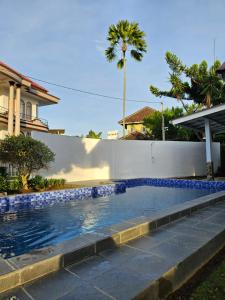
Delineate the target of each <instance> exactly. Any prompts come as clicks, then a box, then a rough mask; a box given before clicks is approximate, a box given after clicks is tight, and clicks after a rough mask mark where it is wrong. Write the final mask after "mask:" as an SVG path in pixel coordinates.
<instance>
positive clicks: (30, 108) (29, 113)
mask: <svg viewBox="0 0 225 300" xmlns="http://www.w3.org/2000/svg"><path fill="white" fill-rule="evenodd" d="M26 117H27V118H26V119H27V120H31V119H32V104H31V103H30V102H27V109H26Z"/></svg>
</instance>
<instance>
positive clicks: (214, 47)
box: [213, 38, 216, 63]
mask: <svg viewBox="0 0 225 300" xmlns="http://www.w3.org/2000/svg"><path fill="white" fill-rule="evenodd" d="M215 61H216V39H215V38H214V39H213V62H214V63H215Z"/></svg>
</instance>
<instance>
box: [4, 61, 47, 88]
mask: <svg viewBox="0 0 225 300" xmlns="http://www.w3.org/2000/svg"><path fill="white" fill-rule="evenodd" d="M0 66H3V67H5V68H6V69H8V70H9V71H11V72H13V73H15V74H16V75H18V76H19V77H21V78H22V79H24V80H27V81H29V82H30V83H31V87H33V88H34V89H36V90H40V91H42V92H44V93H48V90H46V89H45V88H44V87H43V86H41V85H39V84H38V83H36V82H34V81H32V80H31V79H29V78H28V77H26V76H25V75H23V74H21V73H19V72H18V71H16V70H14V69H13V68H11V67H10V66H8V65H7V64H5V63H4V62H2V61H0Z"/></svg>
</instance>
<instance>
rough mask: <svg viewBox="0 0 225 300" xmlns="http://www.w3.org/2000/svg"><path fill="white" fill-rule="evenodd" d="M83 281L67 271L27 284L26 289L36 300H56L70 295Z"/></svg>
mask: <svg viewBox="0 0 225 300" xmlns="http://www.w3.org/2000/svg"><path fill="white" fill-rule="evenodd" d="M81 282H82V281H81V280H80V279H79V278H78V277H77V276H75V275H73V274H71V273H69V272H68V271H66V270H60V271H58V272H56V273H54V274H50V275H48V276H46V277H43V278H41V279H39V280H37V281H34V282H33V283H30V284H26V285H25V289H26V290H27V291H28V293H29V294H30V295H31V296H32V297H33V298H34V299H35V300H39V299H40V300H43V299H48V300H53V299H54V300H55V299H57V298H59V297H61V296H64V295H65V294H66V293H69V292H70V291H71V290H72V289H74V288H75V287H76V286H78V285H80V284H81Z"/></svg>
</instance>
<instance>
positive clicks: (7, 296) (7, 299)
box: [0, 288, 31, 300]
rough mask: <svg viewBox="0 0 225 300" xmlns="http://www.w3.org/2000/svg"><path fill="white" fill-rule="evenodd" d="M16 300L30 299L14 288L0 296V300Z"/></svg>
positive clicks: (20, 290)
mask: <svg viewBox="0 0 225 300" xmlns="http://www.w3.org/2000/svg"><path fill="white" fill-rule="evenodd" d="M13 297H14V299H18V300H31V298H30V297H28V296H27V294H26V293H25V292H24V291H23V290H22V289H21V288H16V289H13V290H11V291H10V292H5V293H3V294H1V295H0V300H11V299H13Z"/></svg>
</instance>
